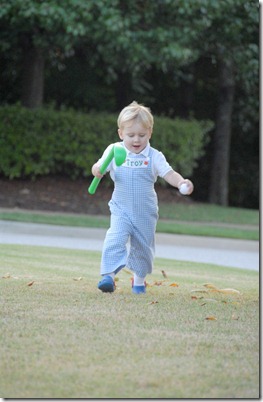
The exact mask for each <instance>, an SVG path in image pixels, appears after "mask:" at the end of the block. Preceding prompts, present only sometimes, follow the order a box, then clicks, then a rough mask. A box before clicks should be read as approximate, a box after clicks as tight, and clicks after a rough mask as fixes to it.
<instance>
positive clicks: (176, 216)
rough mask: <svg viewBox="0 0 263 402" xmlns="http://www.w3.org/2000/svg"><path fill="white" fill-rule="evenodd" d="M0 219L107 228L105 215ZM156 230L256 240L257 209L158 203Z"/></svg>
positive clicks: (23, 214)
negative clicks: (158, 213)
mask: <svg viewBox="0 0 263 402" xmlns="http://www.w3.org/2000/svg"><path fill="white" fill-rule="evenodd" d="M0 219H3V220H15V221H22V222H34V223H47V224H55V225H68V226H82V227H98V228H107V227H109V222H110V218H109V216H97V215H92V216H91V215H82V214H66V213H64V214H62V213H54V212H50V213H47V212H45V213H40V212H26V211H20V212H19V211H12V212H8V211H2V212H0ZM157 231H158V232H165V233H174V234H185V235H193V236H212V237H213V236H215V237H227V238H235V239H247V240H258V239H259V212H258V211H256V210H248V209H241V208H225V207H221V206H217V205H210V204H198V203H195V204H186V205H182V204H176V205H173V206H171V204H164V203H160V219H159V221H158V224H157Z"/></svg>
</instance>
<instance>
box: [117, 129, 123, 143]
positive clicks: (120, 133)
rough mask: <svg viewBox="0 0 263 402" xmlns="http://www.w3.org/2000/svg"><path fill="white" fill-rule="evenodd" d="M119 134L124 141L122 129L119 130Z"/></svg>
mask: <svg viewBox="0 0 263 402" xmlns="http://www.w3.org/2000/svg"><path fill="white" fill-rule="evenodd" d="M118 134H119V137H120V139H121V140H122V139H123V135H122V132H121V129H120V128H119V129H118Z"/></svg>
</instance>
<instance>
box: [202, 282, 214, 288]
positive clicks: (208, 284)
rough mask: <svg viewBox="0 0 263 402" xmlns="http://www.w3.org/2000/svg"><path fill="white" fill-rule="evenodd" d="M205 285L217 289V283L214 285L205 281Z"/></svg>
mask: <svg viewBox="0 0 263 402" xmlns="http://www.w3.org/2000/svg"><path fill="white" fill-rule="evenodd" d="M203 286H204V287H206V288H208V289H217V287H216V286H215V285H213V284H212V283H204V284H203Z"/></svg>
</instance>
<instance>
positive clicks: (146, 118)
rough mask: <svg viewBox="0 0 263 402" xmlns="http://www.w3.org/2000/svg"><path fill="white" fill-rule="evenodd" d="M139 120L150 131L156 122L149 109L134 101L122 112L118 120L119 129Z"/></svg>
mask: <svg viewBox="0 0 263 402" xmlns="http://www.w3.org/2000/svg"><path fill="white" fill-rule="evenodd" d="M137 119H138V120H139V121H140V122H141V123H142V124H143V126H144V127H146V128H150V129H152V128H153V123H154V120H153V115H152V113H151V110H150V109H149V108H148V107H146V106H144V105H140V104H139V103H137V102H136V101H133V102H132V103H130V104H129V105H128V106H126V107H125V108H124V109H122V111H121V112H120V114H119V117H118V120H117V124H118V128H122V127H123V125H124V124H125V123H127V122H128V121H132V120H137Z"/></svg>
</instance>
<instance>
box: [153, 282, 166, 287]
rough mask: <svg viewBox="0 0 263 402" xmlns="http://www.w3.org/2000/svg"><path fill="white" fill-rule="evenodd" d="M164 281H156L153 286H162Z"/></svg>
mask: <svg viewBox="0 0 263 402" xmlns="http://www.w3.org/2000/svg"><path fill="white" fill-rule="evenodd" d="M163 283H164V281H155V282H154V283H153V286H161V285H162V284H163Z"/></svg>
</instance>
